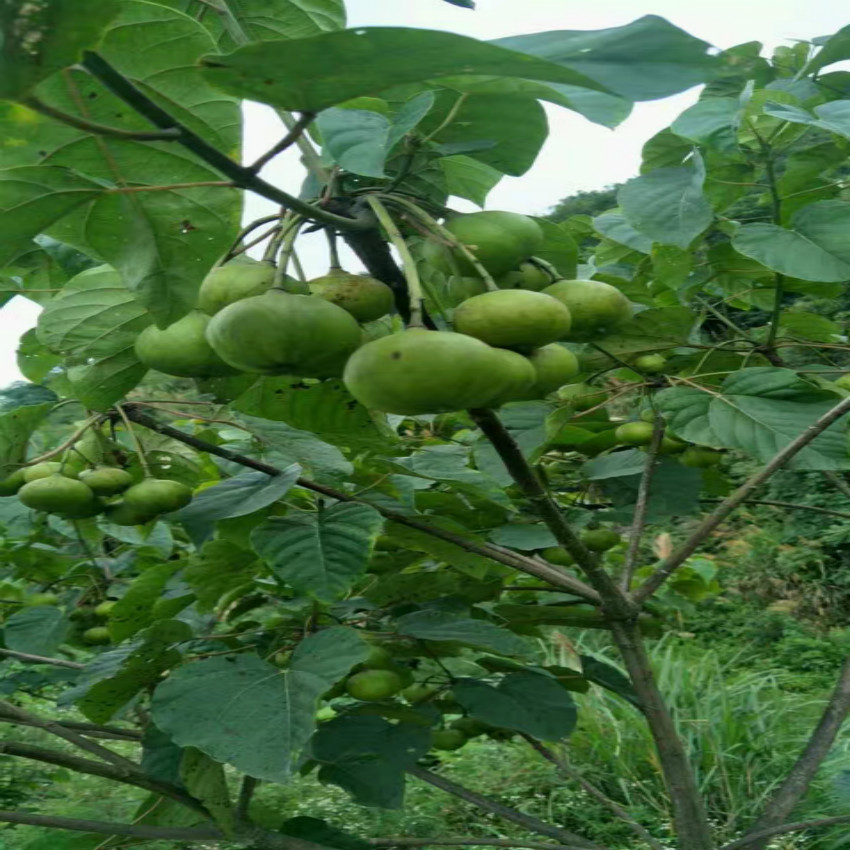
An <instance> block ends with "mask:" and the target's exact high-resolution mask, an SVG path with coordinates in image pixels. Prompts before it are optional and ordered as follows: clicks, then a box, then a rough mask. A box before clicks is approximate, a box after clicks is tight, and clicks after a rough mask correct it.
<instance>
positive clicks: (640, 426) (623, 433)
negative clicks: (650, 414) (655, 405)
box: [614, 422, 655, 446]
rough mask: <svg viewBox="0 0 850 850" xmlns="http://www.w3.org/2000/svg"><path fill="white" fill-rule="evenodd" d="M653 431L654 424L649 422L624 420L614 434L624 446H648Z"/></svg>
mask: <svg viewBox="0 0 850 850" xmlns="http://www.w3.org/2000/svg"><path fill="white" fill-rule="evenodd" d="M654 431H655V426H654V425H653V424H652V423H651V422H625V423H623V424H622V425H620V427H619V428H617V430H616V431H615V432H614V434H615V436H616V437H617V440H618V441H619V442H621V443H623V444H624V445H626V446H648V445H649V444H650V443H651V442H652V434H653V432H654Z"/></svg>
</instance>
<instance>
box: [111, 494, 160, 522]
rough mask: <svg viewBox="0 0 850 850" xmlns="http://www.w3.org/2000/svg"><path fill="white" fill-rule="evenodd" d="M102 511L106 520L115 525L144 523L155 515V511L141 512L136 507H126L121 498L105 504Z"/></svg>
mask: <svg viewBox="0 0 850 850" xmlns="http://www.w3.org/2000/svg"><path fill="white" fill-rule="evenodd" d="M103 513H104V516H105V517H106V520H107V522H111V523H114V524H115V525H144V524H145V523H147V522H150V521H151V520H152V519H153V518H154V517H155V516H156V514H155V513H150V512H143V511H140V510H137V509H136V508H132V507H128V506H127V505H126V504H124V501H123V500H119V501H117V502H113V503H112V504H111V505H107V506H106V509H105V510H104V512H103Z"/></svg>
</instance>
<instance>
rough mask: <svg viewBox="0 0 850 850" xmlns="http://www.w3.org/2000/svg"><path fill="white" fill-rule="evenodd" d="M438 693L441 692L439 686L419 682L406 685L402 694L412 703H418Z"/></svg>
mask: <svg viewBox="0 0 850 850" xmlns="http://www.w3.org/2000/svg"><path fill="white" fill-rule="evenodd" d="M437 693H439V688H435V687H433V685H424V684H422V683H421V682H417V683H416V684H414V685H410V686H409V687H406V688H405V689H404V690H403V691H402V692H401V695H402V696H403V697H404V698H405V699H406V700H407V701H408V702H409V703H410V704H411V705H416V704H417V703H420V702H425V701H426V700H429V699H431V697H433V696H435V695H436V694H437Z"/></svg>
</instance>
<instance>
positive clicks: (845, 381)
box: [833, 373, 850, 390]
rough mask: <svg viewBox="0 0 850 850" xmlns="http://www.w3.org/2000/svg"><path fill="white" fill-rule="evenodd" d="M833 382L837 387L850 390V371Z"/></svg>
mask: <svg viewBox="0 0 850 850" xmlns="http://www.w3.org/2000/svg"><path fill="white" fill-rule="evenodd" d="M833 383H834V384H835V386H836V387H841V389H842V390H850V373H848V374H846V375H842V376H841V377H840V378H836V379H835V380H834V381H833Z"/></svg>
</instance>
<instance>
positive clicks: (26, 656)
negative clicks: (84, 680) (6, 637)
mask: <svg viewBox="0 0 850 850" xmlns="http://www.w3.org/2000/svg"><path fill="white" fill-rule="evenodd" d="M0 655H8V656H9V658H17V659H18V660H20V661H29V662H30V663H31V664H50V665H51V666H52V667H67V668H68V669H69V670H82V669H83V668H84V667H85V666H86V665H85V664H80V663H78V662H76V661H66V660H65V659H64V658H48V657H47V656H46V655H32V654H31V653H29V652H18V651H17V650H14V649H5V648H4V647H0Z"/></svg>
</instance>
